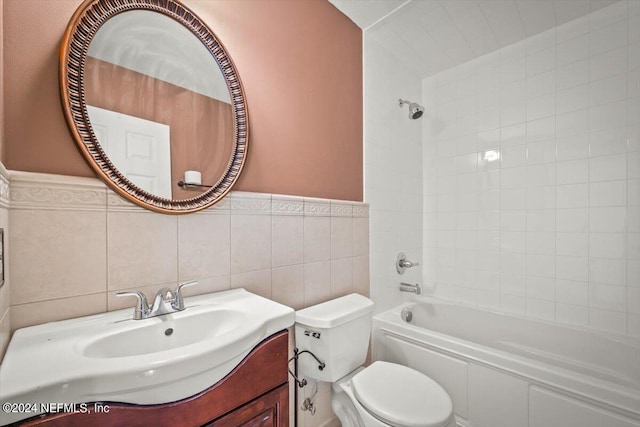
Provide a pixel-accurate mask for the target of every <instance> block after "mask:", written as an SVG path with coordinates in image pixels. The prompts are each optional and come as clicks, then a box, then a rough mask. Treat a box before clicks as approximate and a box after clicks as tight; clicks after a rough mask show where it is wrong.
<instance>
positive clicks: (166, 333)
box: [164, 328, 173, 336]
mask: <svg viewBox="0 0 640 427" xmlns="http://www.w3.org/2000/svg"><path fill="white" fill-rule="evenodd" d="M172 333H173V328H169V329H167V330H166V331H164V334H165V335H166V336H169V335H171V334H172Z"/></svg>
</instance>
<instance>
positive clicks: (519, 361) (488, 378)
mask: <svg viewBox="0 0 640 427" xmlns="http://www.w3.org/2000/svg"><path fill="white" fill-rule="evenodd" d="M424 301H425V302H420V303H417V304H414V303H409V304H404V305H402V306H399V307H396V308H394V309H392V310H390V311H387V312H384V313H381V314H379V315H377V316H375V317H374V319H373V331H372V334H373V353H372V355H373V359H374V360H386V361H390V362H396V363H400V364H403V365H407V366H410V367H412V368H414V369H417V370H419V371H421V372H423V373H425V374H426V375H429V376H430V377H431V378H433V379H434V380H436V381H437V382H439V383H440V384H441V385H442V386H443V387H444V388H445V389H446V390H447V391H448V392H449V394H450V395H451V398H452V399H453V402H454V411H455V413H456V418H457V420H458V423H459V425H462V426H470V427H471V426H472V427H631V426H633V427H639V426H640V346H639V343H638V340H634V339H629V338H627V337H617V336H610V335H601V334H598V333H594V332H591V331H588V330H582V329H577V328H571V327H563V326H558V325H555V324H551V323H547V322H542V321H536V320H531V319H527V318H524V317H519V316H513V315H506V314H502V313H497V312H491V311H487V310H479V309H476V308H472V307H467V306H463V305H456V304H451V303H446V302H443V301H439V300H435V299H426V298H425V299H424ZM407 312H411V313H412V319H411V321H410V322H406V321H405V320H403V317H405V318H406V315H407Z"/></svg>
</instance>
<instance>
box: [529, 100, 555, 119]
mask: <svg viewBox="0 0 640 427" xmlns="http://www.w3.org/2000/svg"><path fill="white" fill-rule="evenodd" d="M555 111H556V103H555V94H548V95H543V96H539V97H537V98H530V99H528V100H527V120H537V119H541V118H543V117H549V116H552V115H554V114H555Z"/></svg>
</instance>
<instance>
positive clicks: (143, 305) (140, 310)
mask: <svg viewBox="0 0 640 427" xmlns="http://www.w3.org/2000/svg"><path fill="white" fill-rule="evenodd" d="M116 296H117V297H136V298H138V303H137V304H136V307H135V309H134V311H133V318H134V320H140V319H144V318H145V317H147V314H149V304H147V297H146V296H145V295H144V294H143V293H142V292H138V291H132V292H118V293H117V294H116Z"/></svg>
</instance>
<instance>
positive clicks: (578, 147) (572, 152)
mask: <svg viewBox="0 0 640 427" xmlns="http://www.w3.org/2000/svg"><path fill="white" fill-rule="evenodd" d="M556 157H557V160H558V161H564V160H577V159H584V158H587V157H589V137H588V136H587V134H586V133H579V134H574V135H565V136H563V137H558V138H557V139H556Z"/></svg>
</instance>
